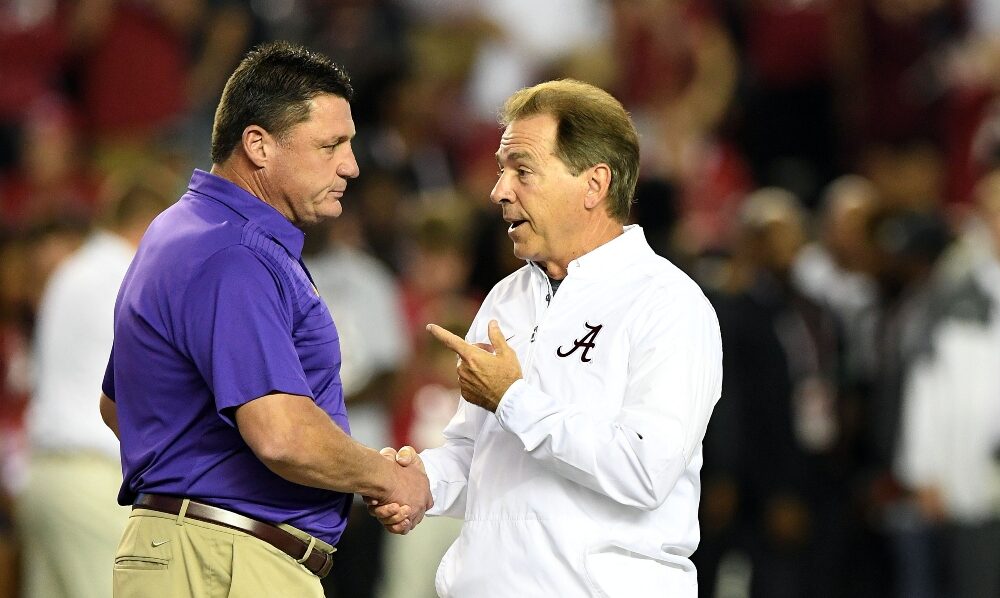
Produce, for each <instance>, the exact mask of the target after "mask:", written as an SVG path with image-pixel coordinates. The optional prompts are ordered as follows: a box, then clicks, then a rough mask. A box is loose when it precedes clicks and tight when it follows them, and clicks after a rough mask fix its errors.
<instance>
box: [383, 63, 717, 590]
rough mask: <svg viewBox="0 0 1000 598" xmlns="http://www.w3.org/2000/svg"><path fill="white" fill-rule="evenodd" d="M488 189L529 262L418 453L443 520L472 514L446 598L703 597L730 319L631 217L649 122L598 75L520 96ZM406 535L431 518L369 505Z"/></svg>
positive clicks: (513, 102)
mask: <svg viewBox="0 0 1000 598" xmlns="http://www.w3.org/2000/svg"><path fill="white" fill-rule="evenodd" d="M500 122H501V125H502V126H503V127H505V128H504V132H503V137H502V139H501V142H500V149H499V151H498V152H497V162H498V164H499V167H500V172H499V180H498V181H497V183H496V186H495V187H494V189H493V192H492V193H491V195H490V198H491V200H492V201H493V202H494V203H495V204H497V205H498V206H500V208H501V210H502V212H503V219H504V220H505V221H506V222H508V223H509V224H510V228H509V230H508V235H509V236H510V238H511V240H512V241H513V243H514V253H515V254H516V255H517V256H518V257H520V258H522V259H524V260H526V261H527V264H526V265H525V266H524V267H523V268H521V269H519V270H518V271H516V272H514V273H513V274H511V275H510V276H508V277H507V278H505V279H503V280H502V281H500V283H498V284H497V285H496V286H495V287H494V288H493V290H492V291H491V292H490V294H489V295H488V296H487V298H486V300H485V301H484V303H483V306H482V308H481V309H480V311H479V314H478V316H477V317H476V319H475V321H474V323H473V325H472V328H471V330H470V331H469V333H468V335H467V337H466V339H467V342H466V341H463V340H462V339H460V338H459V337H457V336H455V335H452V334H450V333H449V332H447V331H445V330H444V329H443V328H441V327H439V326H436V325H434V324H431V325H429V326H428V330H429V331H430V332H431V334H433V335H434V336H435V337H436V338H437V339H438V340H439V341H441V342H442V343H444V344H445V345H446V346H447V347H449V348H450V349H452V350H453V351H455V353H457V354H458V356H459V363H458V377H459V382H460V385H461V389H462V401H461V403H460V405H459V408H458V411H457V413H456V414H455V417H454V418H453V419H452V421H451V423H450V424H449V425H448V427H447V428H446V429H445V437H446V438H447V442H446V444H445V445H444V446H442V447H440V448H436V449H430V450H426V451H424V452H423V453H421V455H420V457H419V458H415V457H414V456H413V452H412V451H411V450H409V449H405V450H404V449H401V450H400V454H399V455H397V460H399V461H400V462H401V463H403V464H408V463H410V462H411V461H412V462H414V463H415V465H416V466H423V467H424V468H426V472H427V475H428V478H429V480H430V484H431V490H432V492H433V495H434V507H433V509H431V510H430V511H428V514H430V515H450V516H453V517H460V518H464V521H465V522H464V525H463V527H462V533H461V535H460V537H459V538H458V540H457V541H456V542H455V543H454V545H452V547H451V549H450V550H449V551H448V553H447V554H446V555H445V557H444V559H443V560H442V562H441V565H440V567H439V569H438V573H437V578H436V586H437V591H438V593H439V594H440V595H441V596H447V597H451V596H455V597H463V598H464V597H476V598H491V597H498V598H499V597H510V596H549V597H554V596H559V597H567V596H628V597H630V598H631V597H641V596H671V597H692V598H693V597H695V596H696V595H697V576H696V573H695V568H694V566H693V565H692V563H691V561H690V558H689V557H690V556H691V554H692V553H693V552H694V550H695V548H696V547H697V545H698V540H699V529H698V500H699V495H700V490H701V488H700V481H699V471H700V469H701V463H702V439H703V437H704V435H705V429H706V427H707V426H708V420H709V417H710V415H711V413H712V409H713V407H714V405H715V403H716V401H717V400H718V399H719V395H720V390H721V383H722V347H721V339H720V335H719V328H718V322H717V319H716V316H715V312H714V310H713V309H712V307H711V305H710V304H709V302H708V301H707V300H706V298H705V296H704V295H703V294H702V292H701V290H700V289H699V288H698V286H697V285H696V284H695V283H694V282H693V281H692V280H691V279H690V278H688V277H687V276H686V275H685V274H683V273H682V272H681V271H680V270H678V269H677V268H676V267H675V266H673V265H672V264H671V263H670V262H668V261H667V260H665V259H663V258H661V257H659V256H657V255H656V254H655V253H653V251H652V249H650V247H649V245H648V244H647V242H646V239H645V237H644V235H643V232H642V229H641V228H639V227H638V226H625V224H624V223H625V222H626V221H627V219H628V212H629V207H630V204H631V202H632V197H633V193H634V189H635V183H636V179H637V176H638V164H639V144H638V135H637V133H636V130H635V127H634V126H633V124H632V122H631V120H630V119H629V116H628V114H627V113H626V112H625V110H624V108H623V107H622V105H621V104H620V103H619V102H618V101H617V100H615V99H614V98H613V97H611V96H610V95H608V94H607V93H606V92H604V91H602V90H600V89H597V88H595V87H593V86H591V85H587V84H584V83H580V82H576V81H570V80H563V81H550V82H547V83H543V84H540V85H537V86H535V87H531V88H527V89H522V90H520V91H518V92H517V93H515V94H514V95H513V96H511V98H509V99H508V100H507V102H506V104H505V105H504V107H503V110H502V111H501V117H500ZM371 511H372V513H373V514H374V515H375V516H377V517H379V519H380V520H381V521H382V523H383V524H385V525H386V527H387V528H388V529H390V531H395V532H405V531H408V530H409V529H410V528H411V527H412V526H414V525H416V523H417V522H418V521H419V519H418V518H416V517H414V518H413V519H414V520H410V518H409V517H410V515H409V512H408V511H407V510H406V509H405V508H400V507H397V506H395V505H372V507H371Z"/></svg>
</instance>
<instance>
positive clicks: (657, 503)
mask: <svg viewBox="0 0 1000 598" xmlns="http://www.w3.org/2000/svg"><path fill="white" fill-rule="evenodd" d="M673 469H674V468H667V470H666V471H663V472H660V474H659V475H651V474H646V475H643V476H642V477H641V478H640V479H639V480H637V483H636V485H635V486H634V488H633V492H631V493H630V496H628V502H629V503H630V506H632V507H635V508H637V509H639V510H641V511H655V510H656V509H659V508H660V507H662V506H663V503H665V502H666V501H667V497H668V496H670V494H671V493H672V492H673V490H674V488H675V487H676V486H677V482H678V480H679V479H680V477H681V475H682V474H683V469H681V470H680V471H673Z"/></svg>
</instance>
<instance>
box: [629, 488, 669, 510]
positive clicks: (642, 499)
mask: <svg viewBox="0 0 1000 598" xmlns="http://www.w3.org/2000/svg"><path fill="white" fill-rule="evenodd" d="M668 494H669V492H658V491H657V488H656V487H655V486H653V487H650V488H647V489H644V491H643V492H642V493H639V494H636V495H635V496H633V497H632V502H633V504H632V506H633V507H635V508H637V509H639V510H640V511H647V512H649V511H655V510H656V509H659V508H660V507H662V506H663V503H664V502H666V500H667V495H668Z"/></svg>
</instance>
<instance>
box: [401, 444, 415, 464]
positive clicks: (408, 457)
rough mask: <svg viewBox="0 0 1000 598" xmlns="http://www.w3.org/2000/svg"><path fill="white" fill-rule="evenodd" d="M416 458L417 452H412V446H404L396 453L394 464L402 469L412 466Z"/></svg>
mask: <svg viewBox="0 0 1000 598" xmlns="http://www.w3.org/2000/svg"><path fill="white" fill-rule="evenodd" d="M416 458H417V451H415V450H413V447H412V446H404V447H402V448H401V449H399V452H398V453H396V463H399V464H400V465H402V466H403V467H406V466H407V465H412V464H413V462H414V461H415V460H416Z"/></svg>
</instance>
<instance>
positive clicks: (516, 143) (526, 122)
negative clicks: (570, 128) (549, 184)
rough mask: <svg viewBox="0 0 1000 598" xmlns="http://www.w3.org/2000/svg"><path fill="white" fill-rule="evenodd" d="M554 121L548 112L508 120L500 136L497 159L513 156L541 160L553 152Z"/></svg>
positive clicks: (554, 137) (554, 139)
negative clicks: (508, 122)
mask: <svg viewBox="0 0 1000 598" xmlns="http://www.w3.org/2000/svg"><path fill="white" fill-rule="evenodd" d="M555 142H556V121H555V118H553V117H552V116H550V115H548V114H539V115H534V116H529V117H526V118H518V119H515V120H513V121H511V122H510V124H508V125H507V127H506V128H505V129H504V131H503V135H502V136H501V137H500V148H499V149H498V150H497V154H496V155H497V160H499V161H503V160H510V159H512V158H514V157H517V158H522V159H534V160H537V161H543V160H545V159H546V158H548V157H549V156H553V155H554V153H555Z"/></svg>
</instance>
